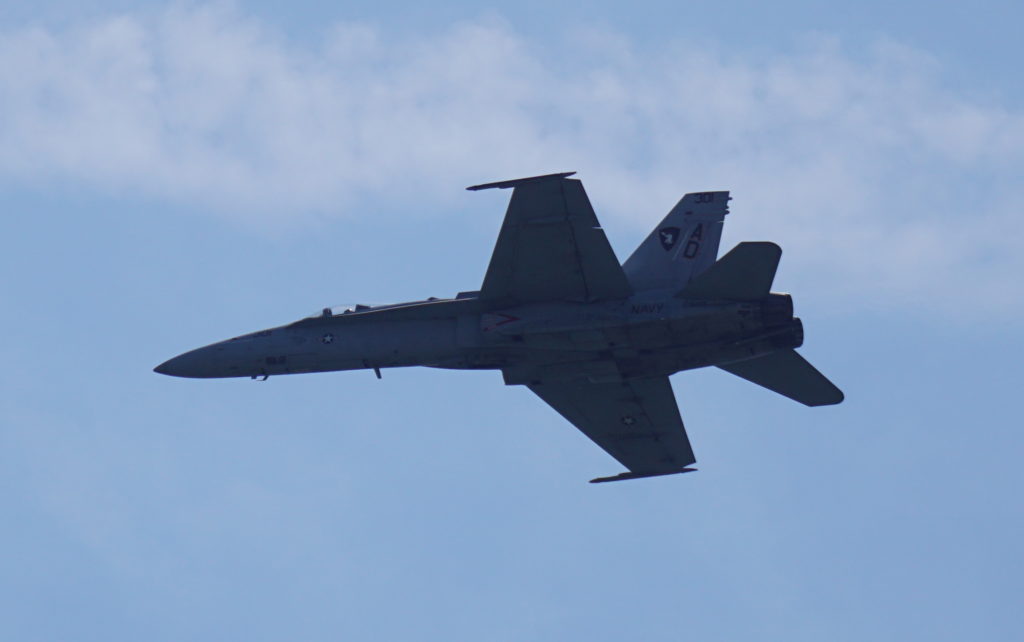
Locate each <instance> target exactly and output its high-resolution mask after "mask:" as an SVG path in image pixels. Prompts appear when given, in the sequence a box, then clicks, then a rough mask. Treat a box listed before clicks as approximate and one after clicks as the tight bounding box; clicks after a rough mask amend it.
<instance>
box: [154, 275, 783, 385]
mask: <svg viewBox="0 0 1024 642" xmlns="http://www.w3.org/2000/svg"><path fill="white" fill-rule="evenodd" d="M475 294H476V293H464V294H460V295H459V297H458V298H455V299H428V300H425V301H415V302H410V303H400V304H395V305H387V306H377V307H369V306H357V307H356V308H354V309H350V310H346V311H345V312H343V313H341V314H333V313H331V311H330V310H325V311H324V313H323V314H321V315H319V316H315V317H310V318H306V319H302V320H300V321H296V322H294V323H290V324H288V325H283V326H279V327H276V328H270V329H268V330H261V331H259V332H253V333H251V334H246V335H242V336H239V337H235V338H233V339H228V340H226V341H221V342H218V343H214V344H211V345H208V346H205V347H202V348H198V349H195V350H191V351H189V352H186V353H184V354H182V355H179V356H177V357H175V358H173V359H170V360H168V361H166V362H165V363H163V364H161V365H159V366H157V368H156V371H157V372H160V373H162V374H168V375H174V376H180V377H198V378H215V377H260V376H272V375H282V374H297V373H303V372H328V371H335V370H357V369H364V368H366V369H380V368H395V367H404V366H427V367H434V368H452V369H467V370H479V369H500V370H502V372H503V374H504V376H505V382H506V383H508V384H528V383H530V382H531V380H532V379H536V378H537V377H543V378H544V379H545V380H548V381H551V380H569V379H579V378H583V379H586V380H589V381H595V382H596V381H602V380H606V379H614V378H621V377H644V376H660V375H668V374H672V373H674V372H678V371H680V370H688V369H692V368H700V367H704V366H709V365H716V364H723V363H730V362H733V361H739V360H743V359H750V358H753V357H756V356H760V355H762V354H768V353H770V352H773V351H776V350H779V349H785V348H795V347H799V346H800V345H801V344H802V343H803V330H802V326H801V324H800V320H799V319H795V318H794V317H793V305H792V300H791V299H790V297H789V295H785V294H770V295H768V296H767V297H765V298H763V299H760V300H757V301H695V300H688V299H682V298H678V297H675V296H672V294H671V293H668V292H663V293H659V292H643V293H641V294H637V295H635V296H633V297H630V298H629V299H625V300H621V301H608V302H599V303H586V304H583V303H578V304H577V303H544V304H533V305H525V306H518V307H510V308H503V309H484V306H483V305H482V304H481V302H480V300H479V299H478V298H477V297H476V296H475Z"/></svg>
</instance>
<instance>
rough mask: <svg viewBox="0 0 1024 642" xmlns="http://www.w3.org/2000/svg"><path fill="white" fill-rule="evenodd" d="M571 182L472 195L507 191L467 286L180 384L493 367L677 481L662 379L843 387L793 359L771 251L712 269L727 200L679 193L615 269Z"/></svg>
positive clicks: (307, 335) (343, 319)
mask: <svg viewBox="0 0 1024 642" xmlns="http://www.w3.org/2000/svg"><path fill="white" fill-rule="evenodd" d="M572 175H573V173H572V172H568V173H560V174H549V175H545V176H536V177H530V178H523V179H516V180H510V181H501V182H497V183H487V184H483V185H474V186H472V187H470V188H468V189H470V190H481V189H491V188H503V189H512V197H511V200H510V202H509V206H508V210H507V211H506V213H505V219H504V222H503V224H502V227H501V230H500V232H499V235H498V239H497V242H496V244H495V248H494V252H493V254H492V257H491V261H490V264H489V266H488V268H487V272H486V274H485V276H484V280H483V284H482V285H481V287H480V289H479V290H476V291H470V292H462V293H459V295H458V296H456V297H454V298H451V299H427V300H423V301H413V302H409V303H399V304H393V305H385V306H355V307H352V308H347V309H345V310H342V311H336V310H333V309H330V308H325V309H324V310H323V311H322V312H321V313H320V314H317V315H315V316H313V317H309V318H306V319H301V320H299V321H296V322H294V323H291V324H288V325H286V326H281V327H278V328H271V329H269V330H262V331H260V332H255V333H251V334H248V335H243V336H240V337H235V338H234V339H229V340H227V341H221V342H219V343H215V344H212V345H209V346H206V347H203V348H198V349H196V350H192V351H190V352H187V353H185V354H182V355H180V356H178V357H175V358H174V359H171V360H168V361H167V362H165V363H163V364H161V365H160V366H157V368H156V371H157V372H160V373H163V374H169V375H175V376H183V377H201V378H211V377H239V376H249V377H253V378H256V377H262V378H264V379H265V378H267V377H268V376H271V375H278V374H296V373H302V372H324V371H335V370H354V369H364V368H367V369H372V370H374V371H375V372H376V373H377V375H378V376H380V371H381V368H390V367H404V366H414V365H419V366H428V367H436V368H453V369H466V370H485V369H486V370H500V371H501V372H502V375H503V377H504V380H505V383H506V384H508V385H525V386H527V387H528V388H529V389H530V390H531V391H533V392H534V393H535V394H536V395H537V396H538V397H540V398H541V399H542V400H544V401H545V402H546V403H547V404H549V405H550V406H551V407H552V408H554V409H555V410H556V411H557V412H558V413H560V414H561V415H562V416H563V417H565V419H567V420H568V421H569V422H571V423H572V424H573V425H575V426H576V427H577V428H578V429H579V430H580V431H582V432H583V433H584V434H585V435H586V436H587V437H589V438H590V439H591V440H593V441H594V442H595V443H596V444H597V445H598V446H600V447H601V448H603V449H604V450H605V451H606V452H607V453H608V454H609V455H611V456H612V457H614V458H615V459H616V460H618V461H619V462H620V463H621V464H622V465H623V466H625V467H626V469H627V471H626V472H623V473H621V474H618V475H614V476H610V477H599V478H597V479H593V480H591V481H593V482H605V481H616V480H623V479H634V478H640V477H653V476H660V475H670V474H675V473H684V472H690V471H692V470H694V469H693V468H691V467H690V466H691V465H692V464H693V463H695V462H696V457H695V456H694V454H693V450H692V448H691V447H690V441H689V438H688V437H687V434H686V430H685V428H684V426H683V422H682V419H681V417H680V414H679V409H678V406H677V404H676V400H675V396H674V394H673V392H672V387H671V384H670V382H669V376H670V375H671V374H673V373H675V372H679V371H681V370H690V369H694V368H701V367H706V366H716V367H718V368H721V369H722V370H725V371H727V372H730V373H732V374H734V375H736V376H739V377H742V378H744V379H746V380H748V381H751V382H753V383H756V384H758V385H760V386H763V387H765V388H767V389H769V390H772V391H774V392H777V393H779V394H781V395H784V396H786V397H789V398H790V399H793V400H795V401H798V402H800V403H803V404H805V405H808V406H822V405H831V404H837V403H839V402H841V401H842V400H843V393H842V392H841V391H840V390H839V389H838V388H837V387H836V386H835V385H833V384H832V382H830V381H829V380H828V379H827V378H825V377H824V376H823V375H822V374H821V373H820V372H818V371H817V370H816V369H815V368H814V366H812V365H811V364H810V363H808V362H807V361H806V360H805V359H804V358H803V357H801V356H800V355H799V354H798V353H797V352H796V350H795V348H797V347H799V346H801V345H802V343H803V326H802V324H801V322H800V320H799V319H797V318H795V317H794V316H793V302H792V299H791V298H790V296H789V295H788V294H780V293H773V292H771V286H772V282H773V281H774V278H775V272H776V269H777V267H778V264H779V259H780V257H781V254H782V251H781V249H780V248H779V246H777V245H775V244H774V243H769V242H745V243H740V244H739V245H737V246H736V247H735V248H733V249H732V250H730V251H729V252H728V253H726V254H725V255H724V256H723V257H722V258H721V259H717V260H716V258H717V255H718V245H719V240H720V238H721V233H722V225H723V222H724V220H725V216H726V215H727V214H728V211H729V210H728V203H729V200H730V197H729V192H726V191H717V192H698V193H691V194H686V195H685V196H684V197H683V198H682V199H681V200H680V201H679V203H677V204H676V206H675V207H674V208H672V210H671V211H670V212H669V213H668V215H667V216H665V218H664V219H663V220H662V221H661V223H660V224H659V225H658V226H657V227H655V229H654V230H653V231H652V232H651V233H650V235H649V236H648V237H647V238H646V239H645V240H644V241H643V242H642V243H641V244H640V246H639V247H638V248H637V249H636V251H635V252H634V253H633V254H632V255H631V256H630V257H629V258H628V259H627V260H626V262H625V263H622V264H621V265H620V263H619V261H618V259H617V258H616V257H615V254H614V252H613V250H612V248H611V246H610V245H609V243H608V239H607V238H606V236H605V234H604V230H603V229H602V228H601V226H600V224H599V223H598V220H597V216H596V215H595V213H594V210H593V208H592V207H591V205H590V201H589V199H588V198H587V195H586V192H585V191H584V189H583V184H582V183H581V182H580V181H579V180H577V179H573V178H570V176H572Z"/></svg>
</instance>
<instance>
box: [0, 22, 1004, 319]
mask: <svg viewBox="0 0 1024 642" xmlns="http://www.w3.org/2000/svg"><path fill="white" fill-rule="evenodd" d="M325 33H326V34H327V35H326V36H325V37H324V38H323V39H321V40H320V41H318V42H316V43H314V44H308V43H299V42H294V41H290V40H288V39H286V38H285V37H284V36H283V35H282V34H280V33H278V32H276V31H275V30H273V29H272V28H270V27H268V26H267V25H265V24H263V23H261V22H259V21H257V20H254V19H251V18H249V17H247V16H245V15H244V14H242V13H240V12H238V11H235V10H231V9H224V8H223V7H220V6H207V7H198V8H197V7H188V8H181V7H179V8H172V9H169V10H167V11H165V12H163V13H160V14H159V15H156V16H142V15H139V16H132V15H127V16H119V17H112V18H110V19H107V20H104V21H100V22H95V23H90V24H82V25H79V26H78V27H77V28H74V29H67V30H45V29H39V28H25V29H21V30H9V31H7V32H6V33H4V34H2V35H0V61H2V63H3V64H2V65H0V178H3V179H5V180H7V181H23V182H28V183H34V184H40V185H46V184H48V182H49V181H66V182H73V183H77V184H82V185H85V186H87V187H89V188H92V189H98V190H104V191H108V190H109V191H112V190H118V191H121V190H127V191H129V192H135V193H139V194H146V195H155V196H157V197H161V198H170V199H176V200H178V201H180V202H185V203H201V204H204V205H208V206H213V207H214V209H216V210H218V211H222V212H224V213H225V214H227V215H231V216H234V217H236V218H240V219H243V220H250V219H252V220H256V221H259V222H262V223H266V222H271V223H273V222H275V221H282V220H292V219H294V217H296V216H297V215H300V214H302V213H308V212H318V213H320V214H321V215H342V216H343V215H346V214H348V213H351V212H356V211H360V209H361V208H358V207H355V206H356V205H357V204H359V203H362V204H364V205H365V203H367V202H370V201H372V202H373V203H376V204H377V206H379V207H380V208H381V209H384V210H386V209H389V208H391V209H399V208H401V207H403V206H407V205H410V204H412V203H414V202H417V203H419V204H420V208H421V209H422V208H423V207H424V206H423V203H424V202H428V203H433V204H435V205H436V206H439V207H443V206H444V205H446V204H450V203H453V202H454V199H455V198H458V197H459V194H460V191H461V189H460V188H461V187H462V186H464V185H466V184H469V183H472V182H477V181H482V180H489V179H499V178H506V177H512V176H518V175H529V174H533V173H543V172H550V171H559V170H565V169H576V170H580V172H581V177H582V178H583V179H584V180H585V181H586V183H587V185H588V187H589V189H590V192H591V196H592V199H593V200H594V201H595V202H596V203H597V204H598V205H599V214H600V215H601V216H604V217H620V218H625V219H628V220H631V221H635V225H637V227H643V228H646V227H649V226H650V225H651V224H652V222H653V221H654V220H655V219H656V218H657V216H658V215H659V214H660V213H661V212H663V211H666V210H667V209H668V207H670V206H671V204H672V203H673V202H674V200H675V199H676V198H678V196H679V195H680V193H681V192H683V191H696V190H704V189H722V188H731V189H732V190H733V191H734V196H735V198H736V200H735V201H734V203H733V205H734V207H733V212H734V214H733V215H732V217H731V221H730V225H729V228H728V229H729V230H730V231H729V232H727V238H729V239H732V240H739V239H740V238H741V237H744V238H772V239H775V240H778V241H779V242H780V243H781V244H783V246H784V247H786V248H787V250H790V251H789V252H788V253H787V259H786V260H787V262H789V261H795V263H794V265H797V266H799V267H800V268H801V270H800V273H802V274H806V273H812V274H814V275H815V277H816V278H817V277H821V276H826V277H828V278H831V279H832V280H833V281H834V282H835V283H836V284H838V285H839V286H840V287H839V288H837V293H838V294H842V295H863V294H865V293H867V292H871V291H875V292H877V293H879V294H880V295H882V296H889V297H892V298H896V297H902V298H908V300H911V301H913V302H915V303H922V304H926V305H933V303H934V301H935V300H936V299H939V298H941V297H943V296H944V295H945V293H947V292H950V291H956V290H962V289H964V288H970V287H972V286H973V287H978V288H981V292H983V293H985V294H986V295H987V296H986V297H985V300H984V301H980V302H978V305H980V306H982V307H984V308H986V309H1001V308H1006V307H1009V306H1012V307H1019V304H1020V302H1021V301H1022V300H1024V286H1022V285H1020V279H1017V278H1015V276H1014V275H1015V274H1020V273H1022V272H1024V262H1022V260H1021V259H1020V258H1019V257H1018V252H1017V248H1019V247H1020V246H1021V243H1022V242H1024V226H1022V224H1021V222H1020V218H1019V210H1020V203H1021V202H1022V199H1024V184H1022V181H1021V180H1020V179H1019V178H1018V177H1017V174H1018V173H1019V168H1020V166H1021V161H1022V160H1024V114H1022V113H1020V112H1016V111H1013V110H1011V109H1009V108H1006V107H1002V106H1000V105H998V104H992V103H991V102H985V101H981V100H977V99H974V98H973V97H972V96H970V95H967V94H965V93H963V92H961V91H960V90H959V89H958V88H957V87H948V86H946V85H944V81H943V77H942V74H941V69H939V68H938V66H937V64H936V63H935V62H934V61H933V60H931V59H929V58H928V56H927V55H925V54H923V53H921V52H917V51H914V50H912V49H909V48H906V47H903V46H900V45H899V44H898V43H892V42H883V43H879V44H878V45H877V46H876V47H875V48H874V49H873V50H872V51H870V52H860V53H861V54H863V55H858V56H851V55H848V54H847V53H845V52H844V51H843V49H842V47H841V45H840V44H839V43H836V42H835V41H831V40H829V39H828V38H818V39H816V40H813V41H810V42H809V43H808V44H807V46H806V48H805V49H804V50H803V51H802V53H798V54H789V55H780V56H777V57H774V58H770V59H753V58H745V57H743V56H742V55H730V54H725V53H722V52H718V51H715V50H714V49H713V48H709V47H707V46H706V44H705V45H703V46H696V45H692V44H688V43H687V42H686V41H679V42H677V43H673V44H668V45H665V46H662V47H647V48H643V47H641V46H640V45H639V44H638V43H634V42H631V41H630V40H629V39H628V38H626V37H624V36H622V35H621V34H615V33H602V32H599V31H589V32H588V31H580V32H577V33H573V34H567V35H566V40H565V41H564V42H562V43H558V44H556V45H543V44H541V43H537V42H534V41H532V40H530V39H529V38H527V37H524V36H523V35H522V34H518V33H516V32H515V31H513V30H512V29H511V28H509V27H508V26H507V25H504V24H502V23H501V22H500V21H478V22H464V23H461V24H457V25H453V26H451V28H449V29H448V30H447V31H445V32H442V33H431V34H425V35H423V36H421V37H419V38H418V39H414V40H408V39H405V40H401V41H395V40H394V39H393V37H392V36H391V35H390V34H389V33H388V32H387V31H386V30H381V29H378V28H375V27H372V26H369V25H363V24H338V25H335V26H334V27H332V28H330V29H326V30H325ZM427 207H428V208H429V206H427ZM787 264H788V263H787ZM810 268H813V270H812V269H810ZM939 307H943V306H941V305H940V306H939Z"/></svg>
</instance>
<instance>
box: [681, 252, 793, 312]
mask: <svg viewBox="0 0 1024 642" xmlns="http://www.w3.org/2000/svg"><path fill="white" fill-rule="evenodd" d="M781 257H782V248H780V247H779V246H778V245H776V244H774V243H771V242H769V241H747V242H744V243H740V244H739V245H737V246H736V247H734V248H733V249H731V250H729V253H728V254H726V255H725V256H723V257H722V258H720V259H719V260H718V261H717V262H716V263H715V264H714V265H712V266H711V267H709V268H708V269H707V270H705V271H704V272H702V273H700V274H699V275H697V276H696V277H695V278H694V279H693V280H692V281H690V283H689V284H687V286H686V287H684V288H683V289H682V290H681V291H680V292H679V294H677V295H676V296H678V297H680V298H684V299H736V300H753V299H760V298H762V297H765V296H768V292H769V291H770V290H771V288H772V281H774V280H775V271H776V270H777V269H778V267H779V259H780V258H781Z"/></svg>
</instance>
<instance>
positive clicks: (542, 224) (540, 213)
mask: <svg viewBox="0 0 1024 642" xmlns="http://www.w3.org/2000/svg"><path fill="white" fill-rule="evenodd" d="M570 175H571V172H570V173H569V174H552V175H549V176H537V177H534V178H526V179H518V180H512V181H503V182H500V183H488V184H486V185H476V186H473V187H471V188H469V189H474V190H475V189H487V188H491V187H502V188H506V187H512V188H513V190H512V199H511V201H510V202H509V205H508V210H507V211H506V212H505V222H504V223H503V224H502V226H501V232H500V233H499V234H498V241H497V243H496V244H495V246H494V253H493V254H492V255H491V263H490V265H489V266H488V267H487V274H486V276H485V277H484V283H483V286H482V287H481V288H480V301H481V302H482V303H484V304H485V305H487V306H488V307H491V308H492V309H493V308H500V307H508V306H513V305H519V304H523V303H535V302H542V301H581V302H585V301H597V300H602V299H622V298H625V297H627V296H629V295H630V294H631V293H632V290H631V288H630V286H629V282H628V281H627V280H626V275H625V273H624V272H623V271H622V266H620V265H619V261H618V259H616V258H615V252H613V251H612V248H611V246H610V245H609V244H608V238H607V237H606V236H605V234H604V230H602V229H601V227H600V224H599V223H598V222H597V216H596V215H595V214H594V208H593V207H591V205H590V200H589V199H588V198H587V193H586V192H585V191H583V184H582V183H581V182H580V181H578V180H575V179H568V178H566V177H567V176H570Z"/></svg>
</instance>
